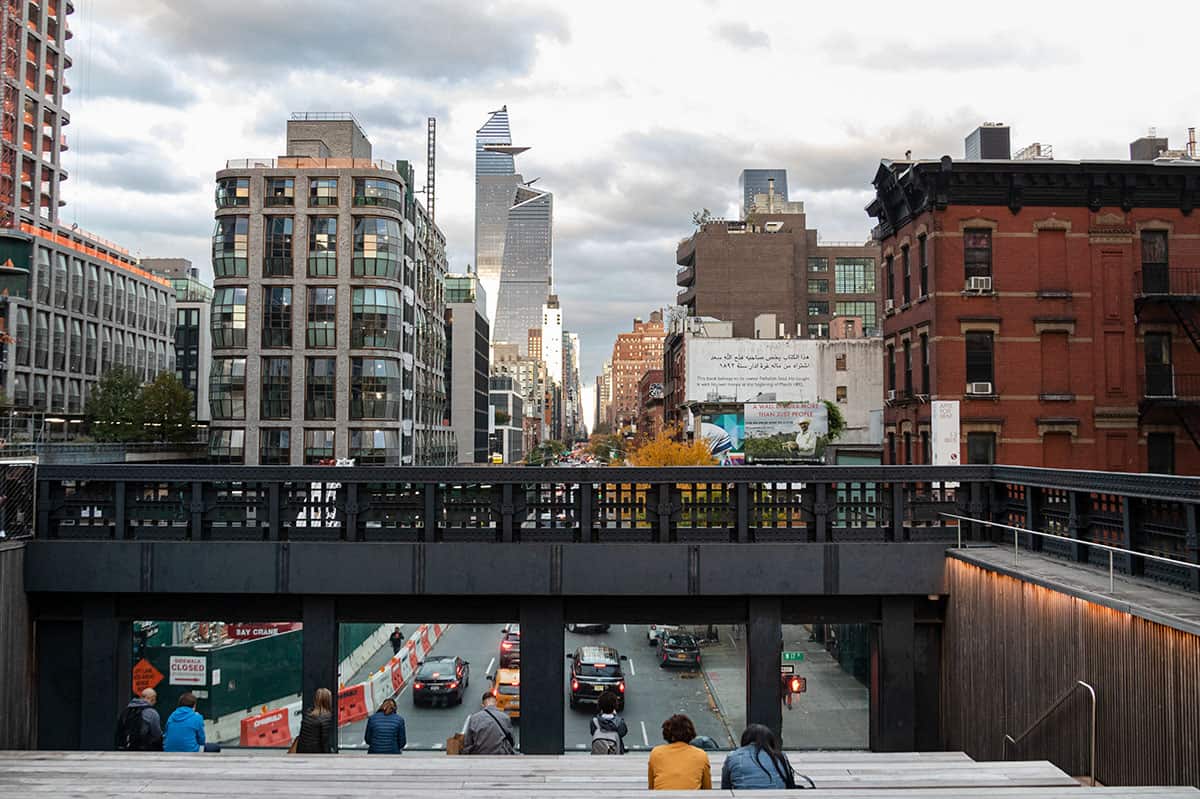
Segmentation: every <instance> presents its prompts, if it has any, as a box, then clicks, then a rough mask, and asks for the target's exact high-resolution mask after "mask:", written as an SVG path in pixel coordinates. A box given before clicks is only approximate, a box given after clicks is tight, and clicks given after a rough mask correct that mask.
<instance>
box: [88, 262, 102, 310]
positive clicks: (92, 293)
mask: <svg viewBox="0 0 1200 799" xmlns="http://www.w3.org/2000/svg"><path fill="white" fill-rule="evenodd" d="M99 307H100V267H99V266H97V265H96V264H88V267H87V312H88V315H89V316H95V315H96V314H97V313H98V310H99Z"/></svg>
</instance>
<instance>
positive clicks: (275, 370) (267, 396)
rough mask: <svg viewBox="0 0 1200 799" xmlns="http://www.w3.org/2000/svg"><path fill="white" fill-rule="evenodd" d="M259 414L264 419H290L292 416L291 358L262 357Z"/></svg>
mask: <svg viewBox="0 0 1200 799" xmlns="http://www.w3.org/2000/svg"><path fill="white" fill-rule="evenodd" d="M260 404H261V409H260V414H261V416H262V418H264V419H290V418H291V416H292V359H291V358H263V359H262V398H261V403H260Z"/></svg>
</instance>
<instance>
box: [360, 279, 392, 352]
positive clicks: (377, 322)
mask: <svg viewBox="0 0 1200 799" xmlns="http://www.w3.org/2000/svg"><path fill="white" fill-rule="evenodd" d="M351 298H352V300H351V305H350V310H351V314H352V316H351V324H350V346H351V347H382V348H386V349H400V338H401V307H400V292H399V291H397V290H396V289H384V288H356V289H354V291H353V294H352V295H351Z"/></svg>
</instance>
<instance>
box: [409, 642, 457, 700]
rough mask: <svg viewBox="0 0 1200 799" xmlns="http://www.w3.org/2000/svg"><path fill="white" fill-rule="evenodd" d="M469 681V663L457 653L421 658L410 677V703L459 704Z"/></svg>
mask: <svg viewBox="0 0 1200 799" xmlns="http://www.w3.org/2000/svg"><path fill="white" fill-rule="evenodd" d="M470 682H471V664H470V663H468V662H467V661H465V660H463V659H462V658H460V657H458V656H457V655H454V656H443V657H431V658H426V659H425V660H424V661H422V663H421V665H420V666H418V667H417V674H416V676H415V677H413V684H412V698H413V704H414V705H430V706H433V705H452V704H453V705H461V704H462V700H463V695H464V693H465V692H466V690H467V686H468V685H469V684H470Z"/></svg>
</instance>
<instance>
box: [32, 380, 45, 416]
mask: <svg viewBox="0 0 1200 799" xmlns="http://www.w3.org/2000/svg"><path fill="white" fill-rule="evenodd" d="M33 407H35V408H37V409H39V410H44V409H45V408H46V378H45V377H43V376H42V375H36V376H35V377H34V378H33Z"/></svg>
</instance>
